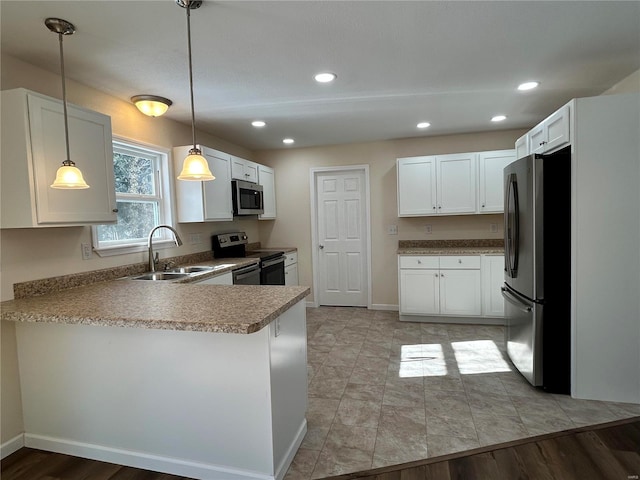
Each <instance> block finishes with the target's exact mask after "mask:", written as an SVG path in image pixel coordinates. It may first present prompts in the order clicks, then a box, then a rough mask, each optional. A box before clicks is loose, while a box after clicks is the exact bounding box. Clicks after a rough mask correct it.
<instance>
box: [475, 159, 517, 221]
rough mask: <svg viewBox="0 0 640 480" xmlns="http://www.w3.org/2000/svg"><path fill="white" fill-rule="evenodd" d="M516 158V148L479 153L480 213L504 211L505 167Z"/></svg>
mask: <svg viewBox="0 0 640 480" xmlns="http://www.w3.org/2000/svg"><path fill="white" fill-rule="evenodd" d="M515 159H516V153H515V151H514V150H500V151H496V152H481V153H480V154H479V155H478V166H479V178H480V206H479V211H480V213H502V212H503V211H504V185H503V184H504V180H503V177H504V174H503V170H504V167H506V166H507V165H509V164H510V163H511V162H513V161H514V160H515Z"/></svg>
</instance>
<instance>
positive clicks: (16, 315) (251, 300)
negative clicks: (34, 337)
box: [1, 277, 310, 334]
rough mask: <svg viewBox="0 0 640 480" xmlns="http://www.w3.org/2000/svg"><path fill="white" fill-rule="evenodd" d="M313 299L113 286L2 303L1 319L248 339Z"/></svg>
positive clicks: (276, 291) (172, 286) (134, 283)
mask: <svg viewBox="0 0 640 480" xmlns="http://www.w3.org/2000/svg"><path fill="white" fill-rule="evenodd" d="M199 279H202V277H199ZM309 293H310V290H309V287H284V286H258V285H255V286H254V285H233V286H231V285H185V284H180V283H176V282H168V283H167V282H147V281H140V280H113V281H108V282H100V283H94V284H91V285H87V286H84V287H79V288H71V289H68V290H65V291H63V292H56V293H52V294H47V295H40V296H34V297H27V298H21V299H16V300H8V301H6V302H2V304H1V306H2V316H1V318H2V320H11V321H21V322H48V323H65V324H82V325H96V326H116V327H135V328H151V329H164V330H188V331H199V332H217V333H241V334H248V333H253V332H257V331H258V330H260V329H262V328H264V327H265V326H266V325H268V324H269V323H270V322H271V321H273V320H274V319H276V318H277V317H278V316H279V315H280V314H282V313H283V312H285V311H286V310H288V309H289V308H290V307H291V306H293V305H294V304H296V303H298V302H299V301H300V300H302V299H303V298H304V297H306V296H307V295H308V294H309Z"/></svg>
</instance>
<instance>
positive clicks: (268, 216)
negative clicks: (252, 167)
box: [258, 165, 276, 220]
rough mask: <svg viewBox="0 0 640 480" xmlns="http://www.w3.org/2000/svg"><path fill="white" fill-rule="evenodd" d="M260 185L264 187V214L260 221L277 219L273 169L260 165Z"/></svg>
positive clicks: (259, 216) (260, 216)
mask: <svg viewBox="0 0 640 480" xmlns="http://www.w3.org/2000/svg"><path fill="white" fill-rule="evenodd" d="M258 184H260V185H262V199H263V201H264V213H263V214H262V215H258V218H259V219H260V220H272V219H274V218H276V179H275V174H274V171H273V168H270V167H265V166H264V165H258Z"/></svg>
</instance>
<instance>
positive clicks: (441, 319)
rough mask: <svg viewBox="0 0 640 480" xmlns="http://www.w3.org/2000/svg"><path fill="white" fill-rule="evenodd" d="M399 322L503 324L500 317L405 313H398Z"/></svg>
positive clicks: (503, 321) (502, 319)
mask: <svg viewBox="0 0 640 480" xmlns="http://www.w3.org/2000/svg"><path fill="white" fill-rule="evenodd" d="M400 321H401V322H419V323H461V324H464V325H502V326H504V325H505V320H504V318H500V317H454V316H447V315H406V314H402V313H401V314H400Z"/></svg>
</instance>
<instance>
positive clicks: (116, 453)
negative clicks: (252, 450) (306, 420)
mask: <svg viewBox="0 0 640 480" xmlns="http://www.w3.org/2000/svg"><path fill="white" fill-rule="evenodd" d="M305 427H306V424H305ZM24 444H25V446H26V447H29V448H36V449H39V450H46V451H49V452H56V453H64V454H67V455H73V456H76V457H82V458H89V459H92V460H99V461H102V462H109V463H116V464H118V465H126V466H129V467H135V468H141V469H145V470H152V471H155V472H162V473H170V474H173V475H179V476H182V477H191V478H198V479H203V480H207V479H211V478H224V479H225V480H275V477H274V476H273V475H265V474H261V473H259V472H255V471H247V470H241V469H236V468H229V467H225V466H222V465H214V464H207V463H200V462H193V461H190V460H183V459H180V458H172V457H164V456H160V455H152V454H148V453H143V452H136V451H131V450H124V449H119V448H111V447H105V446H103V445H95V444H90V443H82V442H76V441H73V440H68V439H64V438H54V437H48V436H44V435H35V434H30V433H26V434H24Z"/></svg>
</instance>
